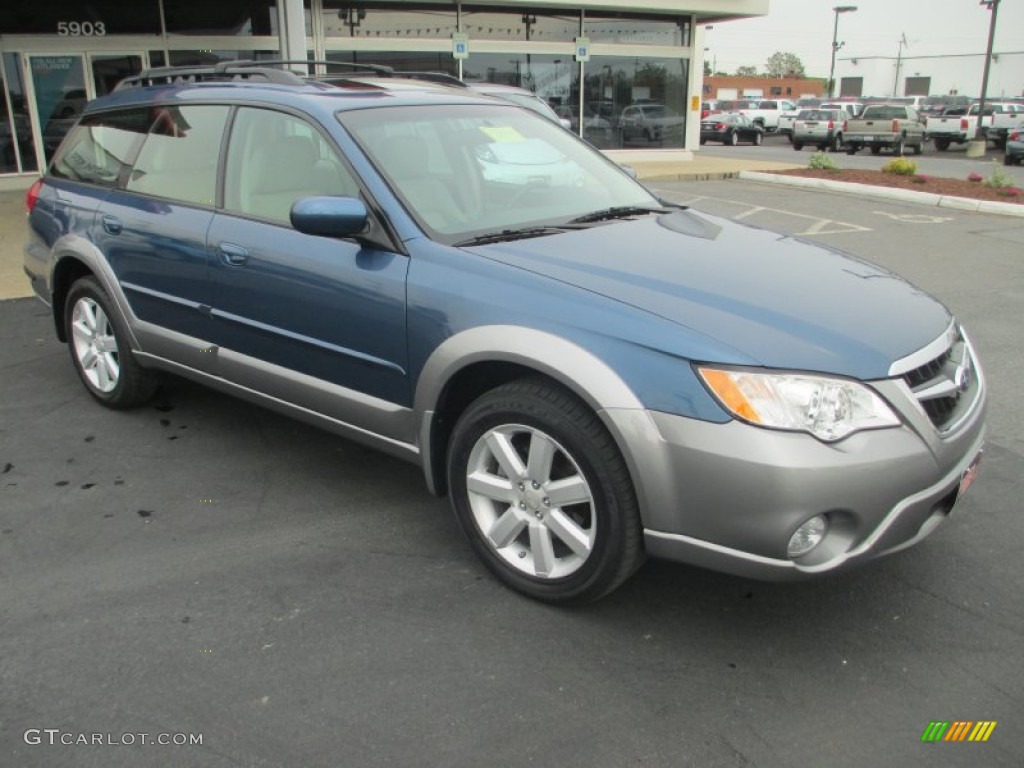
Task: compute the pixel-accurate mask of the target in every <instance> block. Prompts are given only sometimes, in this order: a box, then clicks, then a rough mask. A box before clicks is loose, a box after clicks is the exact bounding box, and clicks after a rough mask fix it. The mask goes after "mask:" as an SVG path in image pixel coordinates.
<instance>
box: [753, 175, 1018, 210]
mask: <svg viewBox="0 0 1024 768" xmlns="http://www.w3.org/2000/svg"><path fill="white" fill-rule="evenodd" d="M739 178H740V179H742V180H744V181H757V182H762V183H766V184H782V185H784V186H789V187H803V188H805V189H820V190H825V191H829V192H840V193H844V194H848V195H857V196H859V197H872V198H876V199H879V200H897V201H899V202H901V203H914V204H915V205H930V206H937V207H939V208H953V209H956V210H958V211H973V212H976V213H990V214H995V215H998V216H1017V217H1021V218H1024V205H1019V204H1017V203H999V202H996V201H994V200H972V199H971V198H969V197H953V196H952V195H936V194H933V193H931V192H913V191H911V190H908V189H895V188H890V187H873V186H870V185H868V184H856V183H854V182H850V181H829V180H828V179H812V178H808V177H806V176H782V175H779V174H777V173H762V172H761V171H740V173H739Z"/></svg>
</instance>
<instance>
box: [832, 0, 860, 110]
mask: <svg viewBox="0 0 1024 768" xmlns="http://www.w3.org/2000/svg"><path fill="white" fill-rule="evenodd" d="M832 10H833V11H835V13H836V23H835V26H833V27H832V66H831V67H829V70H828V96H829V98H830V99H834V98H835V96H836V82H835V76H836V51H838V50H839V49H840V48H842V47H843V45H844V43H840V42H839V14H840V13H853V12H854V11H856V10H857V6H856V5H837V6H836V7H835V8H833V9H832Z"/></svg>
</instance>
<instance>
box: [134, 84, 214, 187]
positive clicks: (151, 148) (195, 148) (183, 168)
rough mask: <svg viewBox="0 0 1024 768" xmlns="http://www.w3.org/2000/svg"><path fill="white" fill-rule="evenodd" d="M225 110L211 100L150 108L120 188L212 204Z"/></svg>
mask: <svg viewBox="0 0 1024 768" xmlns="http://www.w3.org/2000/svg"><path fill="white" fill-rule="evenodd" d="M228 109H229V108H228V107H226V106H220V105H212V104H200V105H195V106H164V107H152V108H150V110H149V123H150V127H149V133H148V134H147V136H146V141H145V143H144V144H143V145H142V151H141V152H139V159H138V160H136V161H135V167H134V168H133V169H132V172H131V174H130V175H129V177H128V183H127V184H126V188H127V189H129V190H131V191H133V192H143V193H145V194H148V195H156V196H157V197H166V198H170V199H172V200H178V201H181V202H183V203H191V204H194V205H208V206H212V205H213V204H214V202H215V198H216V196H217V158H218V157H219V155H220V143H221V138H222V137H223V135H224V125H225V123H227V119H228Z"/></svg>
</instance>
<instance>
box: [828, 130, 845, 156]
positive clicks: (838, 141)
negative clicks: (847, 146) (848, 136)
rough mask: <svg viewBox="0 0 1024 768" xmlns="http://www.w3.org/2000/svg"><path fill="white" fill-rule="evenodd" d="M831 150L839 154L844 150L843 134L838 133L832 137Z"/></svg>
mask: <svg viewBox="0 0 1024 768" xmlns="http://www.w3.org/2000/svg"><path fill="white" fill-rule="evenodd" d="M830 148H831V150H832V151H833V152H839V151H840V150H841V149H842V148H843V137H842V135H841V134H838V133H837V134H836V135H835V136H833V137H832V143H831V145H830Z"/></svg>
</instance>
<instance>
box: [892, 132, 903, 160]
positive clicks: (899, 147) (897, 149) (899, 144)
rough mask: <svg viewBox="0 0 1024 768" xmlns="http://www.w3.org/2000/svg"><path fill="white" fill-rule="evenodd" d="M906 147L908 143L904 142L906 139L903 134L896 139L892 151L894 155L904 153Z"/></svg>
mask: <svg viewBox="0 0 1024 768" xmlns="http://www.w3.org/2000/svg"><path fill="white" fill-rule="evenodd" d="M905 149H906V143H905V142H904V139H903V137H902V136H901V137H900V138H898V139H896V143H895V144H893V145H892V153H893V154H894V155H902V154H903V151H904V150H905Z"/></svg>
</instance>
